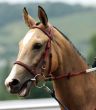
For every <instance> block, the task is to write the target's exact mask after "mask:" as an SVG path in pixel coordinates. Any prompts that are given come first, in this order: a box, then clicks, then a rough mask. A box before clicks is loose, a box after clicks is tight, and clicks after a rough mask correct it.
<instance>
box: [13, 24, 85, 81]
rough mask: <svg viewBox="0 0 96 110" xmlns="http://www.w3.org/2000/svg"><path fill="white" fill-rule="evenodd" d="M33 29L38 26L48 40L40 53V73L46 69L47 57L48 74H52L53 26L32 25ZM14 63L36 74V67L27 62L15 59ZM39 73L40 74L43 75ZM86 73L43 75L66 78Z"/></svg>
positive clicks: (50, 77) (46, 78)
mask: <svg viewBox="0 0 96 110" xmlns="http://www.w3.org/2000/svg"><path fill="white" fill-rule="evenodd" d="M32 28H33V29H34V28H38V29H40V30H41V31H42V32H43V33H45V34H46V35H47V36H48V38H49V40H48V41H47V44H46V47H45V51H44V53H43V55H42V57H43V58H42V60H43V62H42V64H41V69H42V73H43V72H44V70H45V69H46V58H48V57H49V68H48V75H50V74H52V73H51V66H52V54H51V40H52V37H53V33H52V28H53V27H50V26H48V28H46V29H43V28H42V27H40V26H39V25H35V26H33V27H32ZM14 64H18V65H20V66H22V67H24V68H25V69H26V70H27V71H28V72H29V73H31V74H32V75H33V76H34V77H35V76H36V75H37V73H36V71H35V70H36V67H31V66H28V65H27V64H24V63H23V62H21V61H16V62H15V63H14ZM42 73H41V75H43V74H42ZM85 73H86V70H84V71H80V72H77V73H67V74H63V75H61V76H58V77H52V76H49V77H48V76H46V77H45V80H46V81H47V80H58V79H61V78H64V77H67V78H68V79H69V78H70V77H73V76H78V75H81V74H85Z"/></svg>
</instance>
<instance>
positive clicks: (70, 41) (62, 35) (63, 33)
mask: <svg viewBox="0 0 96 110" xmlns="http://www.w3.org/2000/svg"><path fill="white" fill-rule="evenodd" d="M54 28H55V29H56V30H57V31H58V32H59V33H60V34H61V35H62V36H63V37H64V38H65V39H66V40H67V41H69V42H70V44H71V45H72V46H73V48H74V49H75V50H76V52H77V53H78V54H79V55H80V56H81V57H82V58H83V59H84V60H85V61H86V59H85V58H84V56H83V55H82V54H81V53H80V52H79V50H78V49H77V48H76V47H75V46H74V44H73V43H72V42H71V41H70V40H69V38H68V37H67V36H66V35H65V34H64V33H62V32H61V31H60V30H59V29H58V28H57V27H55V26H54Z"/></svg>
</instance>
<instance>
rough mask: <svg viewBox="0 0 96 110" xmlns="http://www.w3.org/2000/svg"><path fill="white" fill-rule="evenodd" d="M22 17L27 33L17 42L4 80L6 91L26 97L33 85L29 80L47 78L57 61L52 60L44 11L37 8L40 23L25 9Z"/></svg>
mask: <svg viewBox="0 0 96 110" xmlns="http://www.w3.org/2000/svg"><path fill="white" fill-rule="evenodd" d="M23 16H24V20H25V23H26V24H27V26H28V27H29V31H28V32H27V34H26V35H25V37H24V38H23V39H22V40H21V41H20V42H19V53H18V57H17V60H16V62H15V63H14V65H13V68H12V70H11V72H10V74H9V76H8V77H7V78H6V80H5V85H6V87H7V89H8V91H9V92H11V93H15V94H19V95H20V96H26V95H27V94H28V93H29V91H30V88H31V87H32V86H34V85H35V84H34V82H32V81H30V79H31V78H34V77H36V76H38V75H41V74H43V75H44V76H47V75H48V74H49V73H51V72H54V71H56V69H57V65H58V61H57V60H56V59H53V56H54V57H55V58H56V57H57V56H56V53H55V52H54V49H53V45H52V37H53V35H52V33H53V27H52V26H51V25H50V24H49V23H48V17H47V14H46V12H45V11H44V9H43V8H42V7H40V6H39V7H38V17H39V20H40V23H36V21H35V20H34V19H33V18H32V17H31V16H30V15H29V14H28V11H27V9H26V8H24V10H23ZM53 60H54V61H53ZM50 65H51V67H50ZM54 65H55V66H54ZM38 81H39V79H38Z"/></svg>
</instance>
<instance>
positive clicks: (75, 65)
mask: <svg viewBox="0 0 96 110" xmlns="http://www.w3.org/2000/svg"><path fill="white" fill-rule="evenodd" d="M54 35H55V41H56V43H55V45H56V49H55V48H54V49H55V51H56V53H57V56H58V62H59V65H58V70H57V73H56V74H55V75H56V76H57V75H58V76H59V75H63V74H67V73H76V72H80V71H84V70H85V69H87V68H88V66H87V64H86V63H85V61H84V59H83V58H82V57H81V56H80V55H79V53H78V52H77V51H76V50H75V48H74V47H73V45H72V44H71V43H70V42H69V41H68V40H67V39H66V38H64V37H63V36H62V34H60V33H59V32H58V31H56V32H55V33H54ZM82 77H83V76H82V75H79V76H78V77H75V79H74V78H70V79H68V78H62V79H59V80H56V81H53V85H54V89H55V91H56V95H57V97H58V98H59V99H60V100H61V101H63V102H64V100H66V98H68V97H67V95H68V94H70V93H72V91H71V90H72V87H73V86H75V84H76V83H77V85H78V86H77V87H79V86H82V85H83V84H81V85H79V84H80V82H81V83H83V81H82V80H81V79H83V78H82ZM75 87H76V86H75ZM67 89H69V90H67ZM73 91H74V89H73ZM64 92H65V93H64ZM74 93H75V92H74ZM64 94H65V97H66V98H64V99H63V96H64Z"/></svg>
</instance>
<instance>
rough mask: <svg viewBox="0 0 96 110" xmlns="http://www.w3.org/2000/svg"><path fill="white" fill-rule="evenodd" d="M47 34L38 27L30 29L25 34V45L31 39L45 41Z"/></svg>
mask: <svg viewBox="0 0 96 110" xmlns="http://www.w3.org/2000/svg"><path fill="white" fill-rule="evenodd" d="M46 38H47V37H46V35H45V34H44V33H42V32H41V31H40V30H38V29H31V30H30V31H28V32H27V34H26V35H25V37H24V38H23V40H22V41H23V45H27V44H28V43H29V42H30V41H31V39H32V41H34V40H35V41H36V40H37V41H38V40H40V41H43V40H46Z"/></svg>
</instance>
